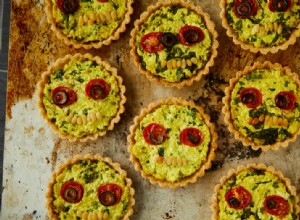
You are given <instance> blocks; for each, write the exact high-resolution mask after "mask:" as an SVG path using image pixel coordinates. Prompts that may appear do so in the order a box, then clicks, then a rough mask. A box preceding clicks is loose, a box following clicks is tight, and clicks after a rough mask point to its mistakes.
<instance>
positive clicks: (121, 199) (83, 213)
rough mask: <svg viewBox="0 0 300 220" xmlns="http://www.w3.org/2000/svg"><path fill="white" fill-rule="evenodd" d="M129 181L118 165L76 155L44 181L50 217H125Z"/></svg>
mask: <svg viewBox="0 0 300 220" xmlns="http://www.w3.org/2000/svg"><path fill="white" fill-rule="evenodd" d="M131 185H132V181H131V179H129V178H128V177H127V173H126V171H125V170H123V169H121V167H120V164H118V163H114V162H112V160H111V159H110V158H103V157H102V156H100V155H99V154H97V155H93V156H92V155H85V156H83V155H77V156H75V157H74V158H72V159H69V160H67V162H66V163H65V164H61V165H60V166H59V168H58V170H57V171H56V172H54V173H53V174H52V179H51V181H50V182H49V184H48V190H47V193H46V200H47V203H46V207H47V209H48V216H49V217H50V219H61V220H62V219H65V220H74V219H95V220H108V219H129V216H130V215H132V213H133V205H134V204H135V199H134V197H133V196H134V193H135V191H134V189H133V188H132V187H131Z"/></svg>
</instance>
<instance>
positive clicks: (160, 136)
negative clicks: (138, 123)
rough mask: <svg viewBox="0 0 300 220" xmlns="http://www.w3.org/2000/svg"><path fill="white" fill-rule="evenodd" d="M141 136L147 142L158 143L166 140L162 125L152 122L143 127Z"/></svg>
mask: <svg viewBox="0 0 300 220" xmlns="http://www.w3.org/2000/svg"><path fill="white" fill-rule="evenodd" d="M143 136H144V139H145V141H146V142H147V143H148V144H153V145H159V144H162V143H163V142H164V141H165V140H166V138H167V131H166V129H165V128H164V127H163V126H162V125H160V124H157V123H152V124H149V125H147V126H146V127H145V128H144V130H143Z"/></svg>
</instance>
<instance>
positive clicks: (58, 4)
mask: <svg viewBox="0 0 300 220" xmlns="http://www.w3.org/2000/svg"><path fill="white" fill-rule="evenodd" d="M132 3H133V0H46V14H47V18H48V22H49V23H50V24H51V29H52V30H53V31H54V32H55V34H56V35H57V37H58V38H59V39H62V40H63V41H64V42H65V43H66V44H67V45H73V46H74V47H75V48H80V47H83V48H85V49H91V48H100V47H101V46H102V45H109V44H110V43H111V41H112V40H118V39H119V37H120V33H122V32H124V31H125V30H126V24H128V23H129V22H130V15H131V14H132V13H133V8H132V6H131V5H132Z"/></svg>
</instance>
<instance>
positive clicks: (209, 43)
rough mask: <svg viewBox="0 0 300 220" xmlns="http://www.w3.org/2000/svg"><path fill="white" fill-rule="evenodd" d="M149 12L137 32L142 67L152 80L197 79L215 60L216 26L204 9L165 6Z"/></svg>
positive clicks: (189, 5) (136, 52) (167, 4)
mask: <svg viewBox="0 0 300 220" xmlns="http://www.w3.org/2000/svg"><path fill="white" fill-rule="evenodd" d="M146 13H147V16H141V20H139V25H136V31H133V35H134V36H133V37H134V43H135V45H133V48H134V54H135V55H136V56H137V59H138V60H139V65H140V67H142V69H143V71H147V73H148V74H150V75H152V78H153V76H154V77H155V78H156V79H161V80H163V81H164V82H166V83H169V84H170V83H180V82H182V81H185V80H188V79H190V78H193V77H195V76H196V75H197V74H198V73H199V71H202V70H203V69H204V68H205V66H206V65H207V64H208V63H209V61H210V60H212V59H213V58H214V56H215V53H214V52H212V51H213V49H215V48H216V47H217V46H216V39H215V37H216V36H215V35H214V30H213V28H214V26H213V24H212V23H211V21H210V20H209V18H208V16H206V15H205V16H204V15H203V14H204V13H203V12H202V11H201V10H200V8H196V7H193V6H192V5H191V4H183V3H177V4H176V2H175V3H174V4H172V3H165V4H162V3H161V5H156V6H155V9H151V10H150V9H149V10H148V11H147V12H146ZM145 17H146V18H145Z"/></svg>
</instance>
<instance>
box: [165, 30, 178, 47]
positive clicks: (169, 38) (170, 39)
mask: <svg viewBox="0 0 300 220" xmlns="http://www.w3.org/2000/svg"><path fill="white" fill-rule="evenodd" d="M161 43H162V45H164V46H165V47H167V48H170V47H173V46H174V45H175V44H176V43H177V36H176V35H175V34H172V33H169V32H167V33H164V34H163V35H162V36H161Z"/></svg>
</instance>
